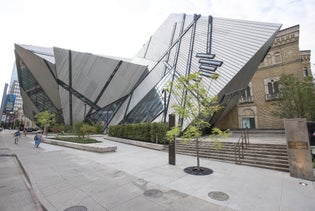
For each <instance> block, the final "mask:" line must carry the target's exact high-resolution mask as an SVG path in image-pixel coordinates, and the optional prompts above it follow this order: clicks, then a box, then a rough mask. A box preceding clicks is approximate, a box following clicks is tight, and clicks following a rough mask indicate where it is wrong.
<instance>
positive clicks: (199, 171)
mask: <svg viewBox="0 0 315 211" xmlns="http://www.w3.org/2000/svg"><path fill="white" fill-rule="evenodd" d="M184 171H185V172H186V173H187V174H192V175H209V174H212V173H213V170H212V169H209V168H205V167H199V169H198V167H197V166H190V167H187V168H185V169H184Z"/></svg>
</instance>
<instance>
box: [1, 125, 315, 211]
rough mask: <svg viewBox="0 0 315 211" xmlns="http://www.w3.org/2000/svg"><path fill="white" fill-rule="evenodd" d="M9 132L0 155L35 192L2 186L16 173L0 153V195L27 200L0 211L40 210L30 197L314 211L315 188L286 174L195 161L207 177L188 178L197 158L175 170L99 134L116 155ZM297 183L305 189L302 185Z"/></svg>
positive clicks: (93, 203) (181, 161)
mask: <svg viewBox="0 0 315 211" xmlns="http://www.w3.org/2000/svg"><path fill="white" fill-rule="evenodd" d="M11 132H12V133H13V131H4V132H1V133H0V153H1V152H3V151H9V153H11V154H15V155H16V156H17V158H18V160H19V161H20V162H21V164H22V166H23V168H24V169H25V171H26V174H27V176H28V177H29V180H30V184H31V187H32V191H33V192H34V193H35V194H34V196H32V194H31V192H30V191H28V188H27V185H26V184H25V181H24V180H25V179H23V177H22V176H21V177H18V178H17V180H18V182H16V183H15V184H16V185H17V187H19V188H23V191H18V188H14V187H12V188H11V187H10V188H9V190H8V189H7V188H1V185H2V186H3V184H5V185H7V184H10V182H9V181H8V180H6V179H3V178H6V177H10V176H8V174H7V173H9V170H8V169H11V170H10V171H13V174H15V175H20V174H21V171H20V170H19V167H18V165H17V163H14V162H16V161H12V157H10V158H8V157H5V156H0V158H4V160H3V159H1V160H0V161H1V165H0V179H1V180H0V195H1V196H4V195H7V194H9V195H10V194H11V195H12V194H13V195H14V193H18V192H21V194H22V195H23V197H24V198H27V199H28V201H26V205H25V206H24V205H16V206H21V209H10V208H11V207H10V206H15V205H12V201H10V200H5V199H1V201H0V202H1V206H2V207H1V206H0V210H4V211H6V210H36V209H37V210H39V208H38V205H36V200H35V202H34V199H33V198H32V197H36V199H38V200H39V201H40V202H41V203H42V205H43V206H44V207H45V208H46V209H47V210H66V209H67V208H70V207H74V206H82V207H86V208H87V210H119V211H124V210H129V211H130V210H137V211H138V210H139V211H142V210H143V211H146V210H150V211H151V210H205V211H206V210H222V211H223V210H224V211H229V210H245V211H246V210H268V211H269V210H283V211H290V210H292V211H293V210H294V211H296V210H299V211H302V210H305V211H312V210H315V200H314V198H315V183H314V182H312V181H305V180H301V179H297V178H292V177H290V176H289V173H286V172H278V171H272V170H266V169H259V168H253V167H246V166H239V165H235V164H231V163H222V162H217V161H213V160H209V159H201V165H202V166H204V167H208V168H211V169H212V170H213V171H214V173H213V174H211V175H207V176H193V175H188V174H186V173H185V172H184V171H183V169H184V168H186V167H188V166H193V165H195V164H196V158H194V157H190V156H184V155H177V157H176V165H175V166H173V165H168V154H167V152H163V151H156V150H150V149H146V148H141V147H136V146H131V145H126V144H122V143H116V142H112V141H109V140H106V139H104V137H98V138H97V139H98V140H101V141H103V143H104V144H107V145H108V144H110V145H116V146H117V151H116V152H110V153H93V152H87V151H81V150H76V149H71V148H65V147H60V146H54V145H49V144H44V143H42V144H41V145H40V147H39V148H35V147H34V143H33V142H34V141H33V140H32V138H33V136H32V135H28V136H27V137H21V140H20V143H19V144H17V145H15V144H14V143H13V138H12V134H11ZM101 144H102V143H101ZM1 149H2V150H1ZM7 158H8V159H7ZM16 171H18V172H19V171H20V173H16ZM300 182H305V183H307V184H308V185H307V186H302V185H300V184H299V183H300ZM215 191H218V192H220V193H223V194H222V195H223V196H228V197H225V198H224V199H225V200H216V199H213V198H210V197H209V195H211V194H210V192H211V193H213V192H215ZM32 201H33V202H32ZM32 203H33V205H32ZM26 206H33V207H30V208H28V207H26ZM36 206H37V207H36ZM23 207H24V209H22V208H23Z"/></svg>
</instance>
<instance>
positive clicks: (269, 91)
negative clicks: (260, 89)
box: [268, 82, 273, 94]
mask: <svg viewBox="0 0 315 211" xmlns="http://www.w3.org/2000/svg"><path fill="white" fill-rule="evenodd" d="M268 94H273V85H272V82H269V83H268Z"/></svg>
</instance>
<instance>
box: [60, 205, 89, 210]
mask: <svg viewBox="0 0 315 211" xmlns="http://www.w3.org/2000/svg"><path fill="white" fill-rule="evenodd" d="M87 210H88V209H87V208H86V207H85V206H80V205H76V206H72V207H69V208H67V209H65V210H64V211H87Z"/></svg>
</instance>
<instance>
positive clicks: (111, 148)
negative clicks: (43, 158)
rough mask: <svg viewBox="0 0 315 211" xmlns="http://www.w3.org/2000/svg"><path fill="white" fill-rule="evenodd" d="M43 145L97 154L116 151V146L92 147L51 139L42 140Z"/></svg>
mask: <svg viewBox="0 0 315 211" xmlns="http://www.w3.org/2000/svg"><path fill="white" fill-rule="evenodd" d="M42 142H43V143H46V144H53V145H57V146H62V147H69V148H74V149H79V150H85V151H90V152H98V153H105V152H115V151H116V150H117V146H93V145H88V144H78V143H73V142H66V141H57V140H52V139H44V140H42Z"/></svg>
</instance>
